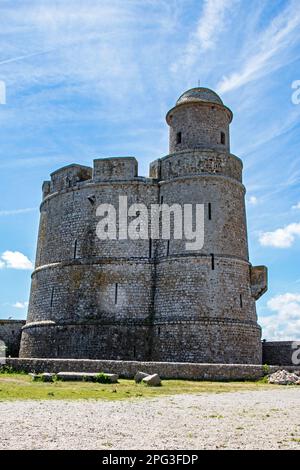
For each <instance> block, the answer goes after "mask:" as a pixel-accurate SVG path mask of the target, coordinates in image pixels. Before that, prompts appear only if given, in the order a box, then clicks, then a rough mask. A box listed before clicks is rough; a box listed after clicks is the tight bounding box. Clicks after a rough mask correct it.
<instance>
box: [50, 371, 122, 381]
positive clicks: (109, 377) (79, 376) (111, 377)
mask: <svg viewBox="0 0 300 470" xmlns="http://www.w3.org/2000/svg"><path fill="white" fill-rule="evenodd" d="M57 378H58V379H59V380H65V381H66V380H68V381H86V382H100V383H101V382H102V383H117V382H118V378H119V376H118V375H117V374H107V373H102V372H58V374H57Z"/></svg>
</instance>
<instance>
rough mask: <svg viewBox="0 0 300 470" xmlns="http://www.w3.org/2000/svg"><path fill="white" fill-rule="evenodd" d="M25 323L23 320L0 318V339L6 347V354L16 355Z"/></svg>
mask: <svg viewBox="0 0 300 470" xmlns="http://www.w3.org/2000/svg"><path fill="white" fill-rule="evenodd" d="M25 323H26V322H25V320H0V341H4V343H5V345H6V347H7V350H6V355H7V356H12V357H18V355H19V349H20V341H21V333H22V326H23V325H25Z"/></svg>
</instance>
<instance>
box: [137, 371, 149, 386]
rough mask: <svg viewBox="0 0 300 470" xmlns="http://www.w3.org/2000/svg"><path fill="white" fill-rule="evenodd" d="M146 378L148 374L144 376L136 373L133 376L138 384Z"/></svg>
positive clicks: (142, 373)
mask: <svg viewBox="0 0 300 470" xmlns="http://www.w3.org/2000/svg"><path fill="white" fill-rule="evenodd" d="M146 377H149V374H146V372H137V373H136V374H135V376H134V380H135V382H136V383H137V384H138V383H140V382H141V381H142V380H143V379H145V378H146Z"/></svg>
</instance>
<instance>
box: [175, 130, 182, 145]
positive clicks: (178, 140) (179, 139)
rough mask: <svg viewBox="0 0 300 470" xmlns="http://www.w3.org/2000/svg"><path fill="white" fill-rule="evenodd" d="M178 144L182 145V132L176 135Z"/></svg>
mask: <svg viewBox="0 0 300 470" xmlns="http://www.w3.org/2000/svg"><path fill="white" fill-rule="evenodd" d="M176 144H181V132H177V134H176Z"/></svg>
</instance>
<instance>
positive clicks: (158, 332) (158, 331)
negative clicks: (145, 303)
mask: <svg viewBox="0 0 300 470" xmlns="http://www.w3.org/2000/svg"><path fill="white" fill-rule="evenodd" d="M157 334H158V336H160V326H159V327H158V329H157Z"/></svg>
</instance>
